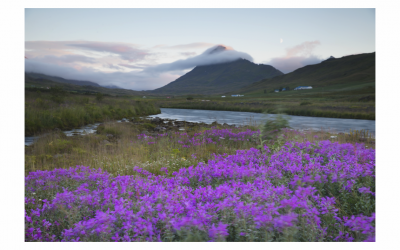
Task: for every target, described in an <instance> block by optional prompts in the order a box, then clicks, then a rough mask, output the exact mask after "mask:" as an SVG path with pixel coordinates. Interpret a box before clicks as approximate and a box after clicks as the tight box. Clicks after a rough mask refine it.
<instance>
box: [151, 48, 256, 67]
mask: <svg viewBox="0 0 400 250" xmlns="http://www.w3.org/2000/svg"><path fill="white" fill-rule="evenodd" d="M241 58H242V59H246V60H248V61H251V62H253V58H252V57H251V56H250V55H249V54H247V53H244V52H239V51H236V50H233V49H232V48H229V47H227V46H224V45H217V46H214V47H211V48H209V49H207V50H206V51H204V52H203V53H202V54H200V55H198V56H194V57H190V58H187V59H183V60H177V61H175V62H172V63H163V64H159V65H156V66H152V67H148V68H146V69H145V71H146V72H149V73H153V74H154V73H161V72H167V71H176V70H185V69H191V68H194V67H196V66H203V65H211V64H219V63H227V62H232V61H235V60H237V59H241Z"/></svg>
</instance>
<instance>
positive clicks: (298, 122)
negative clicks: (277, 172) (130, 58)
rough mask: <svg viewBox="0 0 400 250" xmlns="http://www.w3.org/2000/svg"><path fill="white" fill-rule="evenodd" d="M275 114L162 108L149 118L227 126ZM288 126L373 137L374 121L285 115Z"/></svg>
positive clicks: (270, 117)
mask: <svg viewBox="0 0 400 250" xmlns="http://www.w3.org/2000/svg"><path fill="white" fill-rule="evenodd" d="M275 116H276V115H275V114H268V115H266V114H260V113H251V112H236V111H215V110H197V109H170V108H162V109H161V114H158V115H151V116H149V117H160V118H163V119H165V118H168V119H176V120H179V121H188V122H204V123H207V124H210V123H212V122H214V121H217V122H218V123H227V124H229V125H246V124H256V125H260V124H263V123H264V122H265V121H266V120H267V119H273V118H274V117H275ZM287 117H288V118H289V125H290V126H291V127H292V128H294V129H300V130H310V129H312V130H320V129H323V130H329V131H331V132H335V133H338V132H344V133H346V132H349V131H350V130H368V131H369V132H371V133H372V134H373V135H375V121H372V120H359V119H342V118H325V117H309V116H294V115H287Z"/></svg>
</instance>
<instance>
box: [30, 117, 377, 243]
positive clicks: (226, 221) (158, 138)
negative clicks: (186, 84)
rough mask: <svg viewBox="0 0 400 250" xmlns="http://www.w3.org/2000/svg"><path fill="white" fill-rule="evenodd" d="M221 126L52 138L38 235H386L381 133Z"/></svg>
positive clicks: (36, 202)
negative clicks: (378, 211)
mask: <svg viewBox="0 0 400 250" xmlns="http://www.w3.org/2000/svg"><path fill="white" fill-rule="evenodd" d="M266 127H267V126H265V127H264V128H261V130H260V129H259V128H257V127H254V126H244V127H238V128H231V127H226V126H225V127H224V126H222V125H219V124H214V125H209V126H203V125H202V126H196V127H186V128H185V131H172V130H171V131H163V132H162V133H154V132H153V133H148V132H146V133H142V132H143V129H147V130H151V128H154V126H151V123H149V122H146V121H141V123H138V122H128V123H104V124H103V125H102V127H101V128H100V129H99V132H98V134H91V135H85V136H75V137H65V136H64V135H63V134H62V133H60V132H53V133H50V134H48V135H46V136H44V137H42V138H40V139H39V140H38V141H37V142H36V143H35V144H33V146H31V147H26V154H25V172H26V175H25V176H26V177H25V240H26V241H375V193H374V192H375V149H374V146H375V139H374V138H372V137H371V136H370V135H368V134H366V133H363V132H360V131H353V132H352V133H350V134H337V135H332V134H330V133H327V132H324V131H307V132H301V131H296V130H291V129H279V128H278V129H276V130H270V131H268V130H267V129H266Z"/></svg>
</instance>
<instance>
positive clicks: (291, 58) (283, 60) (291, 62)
mask: <svg viewBox="0 0 400 250" xmlns="http://www.w3.org/2000/svg"><path fill="white" fill-rule="evenodd" d="M320 44H321V43H320V42H319V41H311V42H308V41H307V42H304V43H302V44H299V45H296V46H294V47H292V48H288V49H286V55H285V56H282V57H275V58H272V59H271V60H270V61H267V62H264V63H265V64H269V65H272V66H274V67H275V68H277V69H279V70H280V71H282V72H283V73H285V74H286V73H290V72H292V71H294V70H296V69H298V68H302V67H304V66H306V65H310V64H317V63H320V62H321V61H322V59H321V58H319V57H318V56H316V55H314V54H313V51H314V49H315V48H316V47H317V46H318V45H320Z"/></svg>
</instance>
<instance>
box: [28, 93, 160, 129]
mask: <svg viewBox="0 0 400 250" xmlns="http://www.w3.org/2000/svg"><path fill="white" fill-rule="evenodd" d="M159 113H161V111H160V109H159V108H158V107H156V106H155V105H154V103H153V102H140V101H133V100H130V99H126V98H117V97H104V98H103V100H101V101H98V100H96V98H95V97H93V96H84V95H74V94H69V93H62V95H57V96H55V95H54V94H52V93H32V92H27V93H26V98H25V135H32V134H35V133H41V132H45V131H48V130H52V129H55V128H59V129H62V130H65V129H72V128H76V127H79V126H83V125H86V124H90V123H94V122H101V121H105V120H115V119H121V118H130V117H133V116H141V115H152V114H159Z"/></svg>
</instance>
